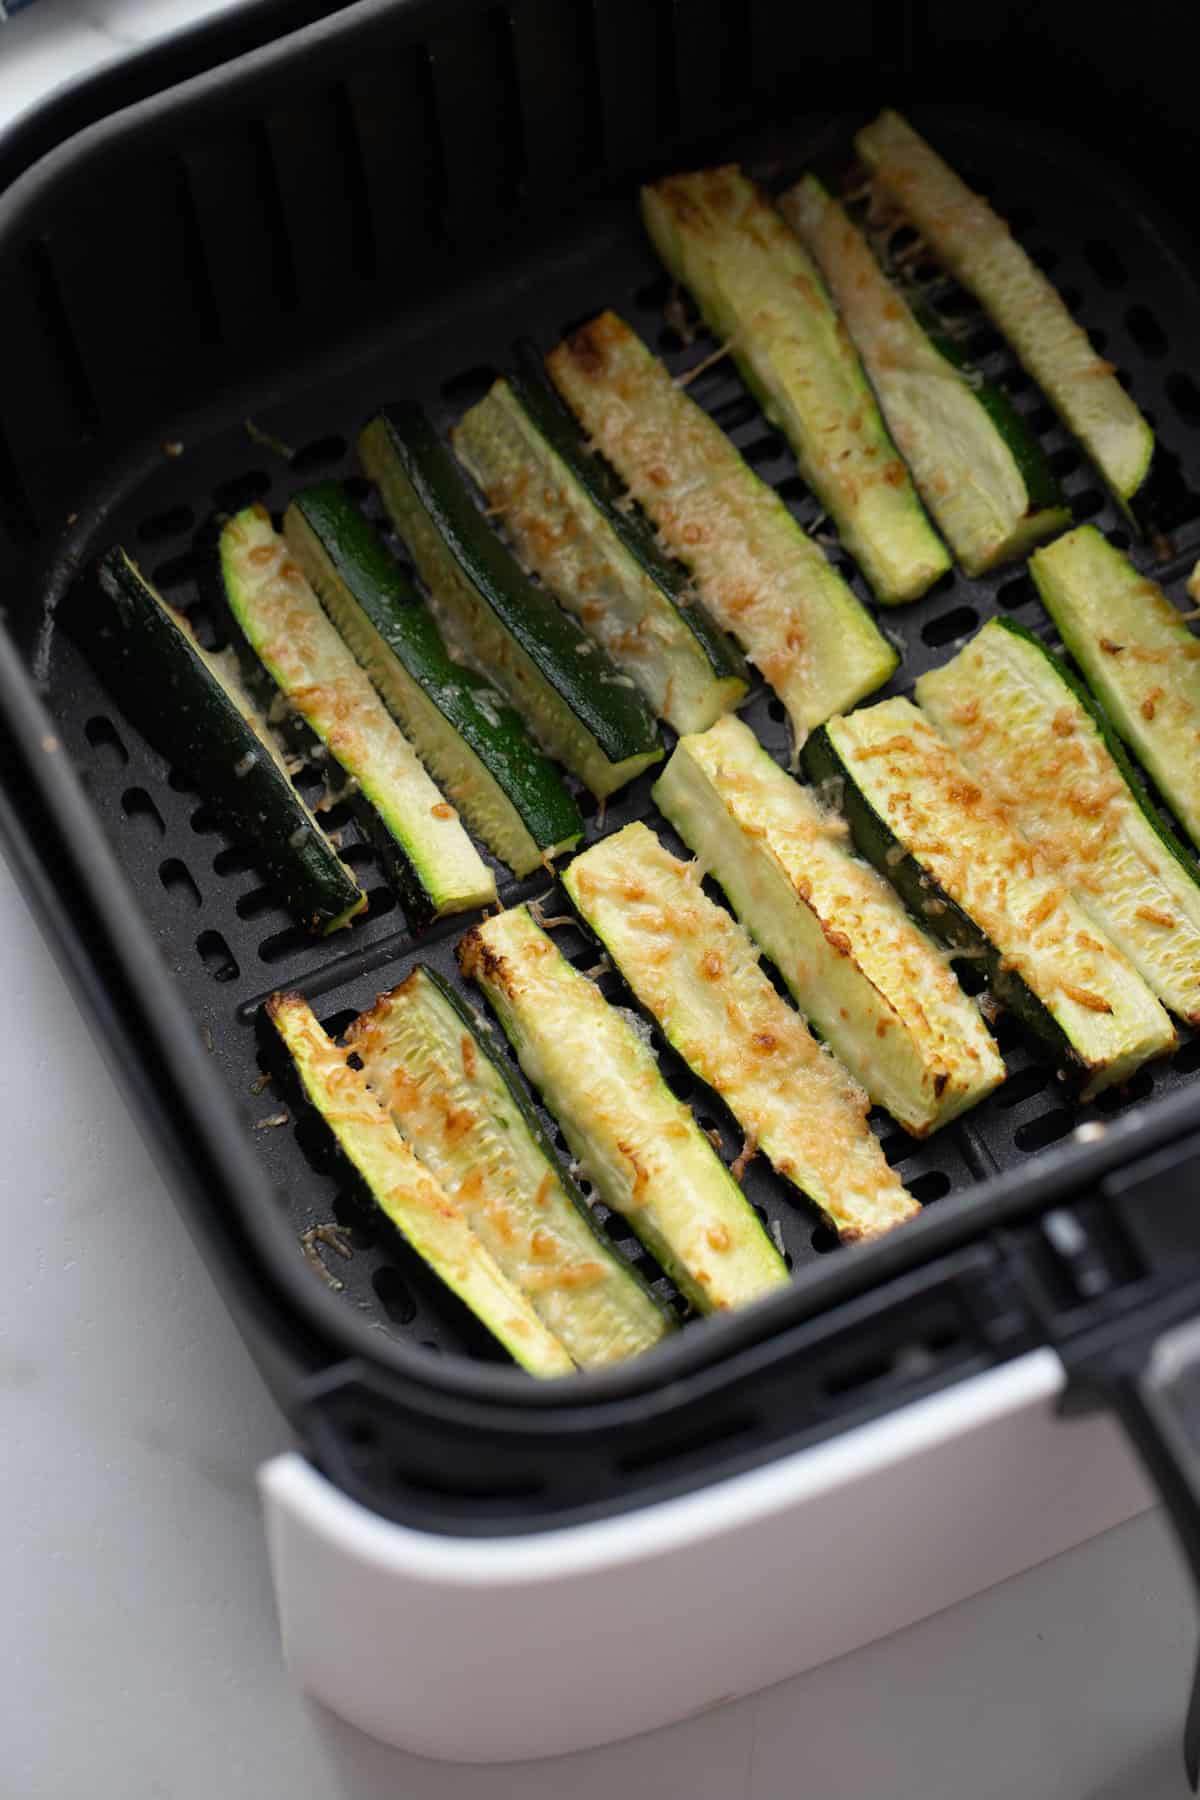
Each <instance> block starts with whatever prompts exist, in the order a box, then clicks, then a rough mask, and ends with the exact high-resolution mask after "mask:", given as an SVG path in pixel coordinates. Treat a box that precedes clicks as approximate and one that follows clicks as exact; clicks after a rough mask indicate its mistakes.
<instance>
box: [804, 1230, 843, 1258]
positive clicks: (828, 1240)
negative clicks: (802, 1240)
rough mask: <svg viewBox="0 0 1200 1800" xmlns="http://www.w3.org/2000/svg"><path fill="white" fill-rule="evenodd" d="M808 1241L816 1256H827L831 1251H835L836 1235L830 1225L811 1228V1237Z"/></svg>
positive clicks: (836, 1245) (836, 1244)
mask: <svg viewBox="0 0 1200 1800" xmlns="http://www.w3.org/2000/svg"><path fill="white" fill-rule="evenodd" d="M808 1241H809V1243H810V1244H811V1245H812V1247H813V1249H814V1250H815V1251H816V1253H817V1255H818V1256H827V1255H828V1254H829V1252H830V1251H831V1250H836V1249H837V1247H838V1234H837V1232H836V1231H835V1230H834V1229H833V1226H832V1225H826V1224H824V1223H822V1224H820V1225H814V1226H813V1230H812V1236H811V1237H810V1238H809V1240H808Z"/></svg>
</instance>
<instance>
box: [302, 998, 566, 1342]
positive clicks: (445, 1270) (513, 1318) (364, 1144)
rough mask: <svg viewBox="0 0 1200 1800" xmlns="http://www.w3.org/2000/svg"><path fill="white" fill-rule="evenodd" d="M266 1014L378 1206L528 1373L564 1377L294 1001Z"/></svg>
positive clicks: (447, 1206)
mask: <svg viewBox="0 0 1200 1800" xmlns="http://www.w3.org/2000/svg"><path fill="white" fill-rule="evenodd" d="M267 1012H268V1015H269V1017H270V1018H271V1021H272V1023H273V1024H274V1026H275V1029H276V1030H277V1031H278V1032H279V1035H280V1036H281V1037H282V1039H283V1041H284V1043H285V1044H286V1046H287V1049H288V1052H289V1054H290V1055H291V1057H292V1060H293V1062H294V1063H295V1065H296V1069H297V1072H298V1073H299V1076H300V1079H301V1082H302V1083H303V1085H304V1091H305V1093H306V1094H307V1095H308V1098H309V1100H310V1101H311V1102H312V1104H313V1105H314V1106H315V1107H316V1109H317V1111H318V1112H319V1113H320V1114H321V1117H322V1118H323V1119H324V1120H325V1123H326V1124H327V1125H328V1126H329V1127H330V1129H331V1130H332V1132H333V1133H334V1136H335V1137H336V1138H337V1140H338V1143H339V1145H340V1146H341V1148H342V1151H343V1152H344V1154H345V1155H346V1156H347V1158H348V1159H349V1161H350V1162H351V1163H352V1164H353V1166H354V1167H355V1169H356V1170H357V1171H358V1173H359V1175H361V1177H362V1178H363V1180H364V1181H365V1183H366V1185H367V1187H368V1188H369V1189H370V1191H371V1194H372V1196H373V1198H374V1199H375V1201H376V1204H377V1205H378V1206H379V1207H380V1208H381V1210H382V1211H383V1212H384V1213H386V1215H387V1217H388V1218H389V1219H390V1220H391V1221H392V1223H393V1225H395V1226H396V1227H397V1229H398V1230H399V1231H400V1232H401V1233H402V1234H403V1236H404V1237H405V1238H407V1239H408V1242H409V1243H410V1244H411V1245H412V1247H413V1249H414V1250H415V1251H416V1252H417V1254H418V1255H419V1256H421V1257H423V1258H424V1260H425V1261H426V1262H427V1263H428V1264H429V1266H430V1268H432V1269H433V1270H434V1271H435V1272H436V1273H437V1274H438V1275H440V1276H441V1278H442V1280H443V1281H444V1282H445V1283H446V1285H447V1287H449V1288H451V1289H452V1290H453V1291H454V1293H456V1294H457V1295H458V1296H459V1298H460V1299H461V1300H463V1301H465V1303H466V1304H467V1305H468V1306H469V1307H470V1308H471V1310H472V1312H474V1313H475V1314H476V1316H477V1317H478V1318H480V1319H481V1320H482V1321H483V1323H484V1324H485V1325H487V1326H488V1328H489V1329H490V1330H491V1331H492V1332H494V1333H495V1335H496V1337H497V1338H499V1340H500V1342H501V1343H502V1344H503V1345H504V1346H505V1348H506V1349H507V1350H508V1351H509V1352H510V1354H511V1355H512V1356H513V1357H514V1358H515V1359H516V1360H517V1361H518V1362H519V1363H521V1364H522V1366H523V1367H525V1368H527V1369H529V1370H530V1371H531V1372H532V1373H533V1374H536V1375H566V1374H569V1373H570V1372H571V1369H572V1367H573V1364H572V1362H571V1358H570V1357H569V1356H568V1355H567V1352H566V1350H565V1349H564V1348H563V1346H562V1344H561V1343H560V1342H559V1340H558V1339H557V1338H556V1337H555V1336H553V1334H552V1333H551V1332H550V1331H548V1330H547V1328H546V1326H545V1325H544V1324H543V1323H542V1321H541V1319H539V1317H538V1315H537V1313H536V1312H535V1311H534V1309H533V1307H532V1306H531V1305H530V1303H529V1301H528V1300H527V1299H526V1297H525V1296H524V1295H523V1294H522V1293H520V1292H519V1290H518V1289H517V1288H516V1287H515V1286H514V1285H513V1283H512V1282H511V1281H510V1280H509V1279H508V1277H507V1276H506V1275H505V1274H504V1273H503V1271H502V1270H501V1269H500V1268H499V1267H498V1266H497V1264H496V1262H495V1261H494V1259H493V1258H492V1256H491V1255H490V1254H489V1252H488V1251H487V1250H486V1249H485V1248H484V1246H483V1244H482V1243H481V1242H480V1240H479V1238H478V1237H477V1236H476V1234H475V1233H474V1232H473V1231H472V1230H471V1227H470V1225H469V1224H468V1222H467V1220H466V1218H465V1216H464V1215H463V1212H462V1210H461V1208H460V1207H459V1206H457V1205H456V1204H455V1202H454V1201H453V1200H452V1199H451V1198H450V1196H449V1194H447V1192H446V1190H445V1188H444V1187H443V1186H442V1185H441V1183H440V1182H439V1181H437V1180H436V1179H435V1177H434V1176H433V1175H432V1174H431V1173H430V1172H429V1171H428V1170H427V1169H425V1168H423V1167H422V1165H421V1164H420V1163H419V1162H418V1160H417V1158H416V1156H415V1155H414V1154H413V1152H412V1150H411V1148H410V1147H409V1145H408V1144H406V1143H405V1141H404V1139H403V1138H402V1137H401V1135H400V1133H399V1131H398V1130H397V1129H396V1126H395V1124H394V1123H393V1121H392V1119H391V1118H390V1117H389V1116H388V1114H387V1112H386V1111H385V1110H384V1108H383V1106H382V1105H381V1104H380V1102H379V1101H378V1100H377V1099H376V1097H375V1095H374V1094H373V1093H372V1092H371V1090H370V1088H369V1087H368V1085H367V1080H366V1077H365V1076H364V1075H363V1074H362V1072H361V1071H360V1070H358V1069H354V1068H351V1066H350V1064H349V1062H348V1061H347V1052H346V1051H345V1050H340V1049H339V1048H338V1046H337V1045H336V1044H335V1043H333V1042H332V1041H331V1039H330V1038H329V1037H328V1036H327V1035H326V1033H325V1032H324V1031H322V1029H321V1027H320V1025H319V1024H318V1023H317V1020H316V1019H315V1018H314V1016H313V1013H312V1010H311V1008H310V1007H309V1006H308V1004H307V1002H306V1001H305V1000H304V999H303V998H302V997H301V996H300V995H299V994H275V995H273V996H272V997H271V999H270V1000H269V1001H268V1002H267Z"/></svg>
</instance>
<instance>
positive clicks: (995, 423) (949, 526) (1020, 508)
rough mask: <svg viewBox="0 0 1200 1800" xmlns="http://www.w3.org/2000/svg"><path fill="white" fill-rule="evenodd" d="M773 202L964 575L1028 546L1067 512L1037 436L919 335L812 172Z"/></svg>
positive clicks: (981, 382) (997, 394) (941, 347)
mask: <svg viewBox="0 0 1200 1800" xmlns="http://www.w3.org/2000/svg"><path fill="white" fill-rule="evenodd" d="M779 209H780V211H781V212H782V214H783V216H784V218H785V219H786V220H787V221H788V224H789V225H791V226H792V228H793V229H794V230H795V231H796V232H798V234H799V236H800V238H801V240H802V242H803V243H804V244H805V245H806V247H807V248H808V250H809V251H810V252H811V254H812V255H813V257H814V258H815V259H816V262H817V264H818V266H819V268H820V270H821V273H822V275H823V276H824V277H825V280H826V282H827V283H828V285H829V289H830V292H831V293H832V295H833V298H834V300H835V302H836V303H837V308H838V311H839V312H840V314H841V316H842V318H843V320H844V321H845V323H846V326H847V328H848V330H849V332H850V335H851V337H852V338H853V339H854V342H855V344H856V345H857V348H858V353H859V355H860V356H861V357H862V360H863V367H864V368H865V369H866V372H867V374H868V376H869V377H870V380H871V386H872V387H873V388H874V390H875V393H876V394H877V396H878V398H879V404H880V407H881V408H882V411H883V416H884V419H885V421H886V423H887V428H888V430H889V431H890V432H891V434H892V436H893V438H894V439H895V441H896V445H897V447H898V449H899V450H900V453H901V455H902V456H903V457H904V459H905V461H906V462H907V463H908V466H909V468H910V469H911V470H912V475H913V480H914V481H915V482H916V484H917V491H918V493H919V494H920V496H921V498H922V500H923V501H924V502H925V504H926V506H927V507H928V508H929V511H930V512H931V513H932V515H933V517H934V519H935V521H936V522H937V525H938V528H939V530H940V531H941V532H942V533H943V535H944V536H945V538H946V541H947V543H948V544H949V546H950V548H951V550H953V552H954V554H955V556H956V557H957V559H958V561H959V562H960V563H961V564H962V567H963V569H964V571H965V572H966V573H967V574H968V575H982V574H983V573H984V572H985V571H986V570H988V569H993V568H995V567H996V565H997V563H1002V562H1008V561H1011V559H1012V558H1013V557H1017V556H1024V555H1027V554H1028V551H1029V550H1030V548H1031V546H1032V545H1034V544H1036V543H1039V542H1041V540H1042V539H1043V538H1047V537H1050V536H1052V535H1053V534H1054V533H1055V532H1056V531H1063V530H1065V529H1066V527H1067V526H1068V525H1069V524H1070V523H1071V514H1070V512H1069V510H1068V508H1067V507H1066V505H1065V504H1064V502H1063V499H1062V495H1061V494H1058V493H1056V489H1057V483H1056V481H1055V479H1054V477H1053V475H1052V474H1051V472H1050V468H1049V465H1048V464H1047V462H1046V459H1045V457H1044V456H1043V454H1042V450H1041V446H1040V445H1039V444H1038V442H1037V439H1036V438H1035V437H1034V436H1033V435H1032V433H1031V432H1030V431H1029V430H1028V428H1027V427H1026V425H1025V424H1024V422H1023V420H1022V419H1021V417H1020V415H1019V414H1018V413H1017V412H1016V410H1015V409H1014V408H1013V407H1012V406H1011V405H1010V404H1009V402H1008V400H1007V398H1006V397H1005V395H1004V394H1002V393H1001V391H1000V389H999V388H996V387H994V386H993V385H992V383H990V382H988V381H986V380H985V379H984V377H983V376H982V375H980V373H979V372H978V370H974V369H971V368H970V367H969V366H967V367H964V366H963V365H962V363H961V362H960V361H958V360H953V359H952V357H951V355H949V354H948V353H947V352H948V345H947V343H946V340H945V339H941V340H939V339H937V338H935V337H933V336H931V335H930V334H929V333H928V332H926V331H925V329H924V328H923V326H922V325H921V323H920V322H919V321H918V320H917V318H916V317H915V316H914V314H913V312H912V310H911V308H910V307H909V306H908V303H907V301H906V300H905V299H904V297H903V295H902V294H901V293H900V292H899V290H898V289H897V288H896V287H894V286H893V284H892V283H891V282H890V281H889V280H888V278H887V276H886V275H885V274H884V272H883V270H882V269H881V268H880V266H879V264H878V263H877V262H876V260H875V256H874V253H873V252H872V250H871V247H870V245H869V244H868V243H867V240H866V238H865V237H863V235H862V233H861V232H860V231H859V230H858V229H857V228H856V227H855V226H854V225H853V224H852V223H851V221H850V219H849V218H848V217H847V216H846V213H845V211H844V209H843V208H842V207H841V206H839V205H838V203H837V201H836V200H834V199H833V198H832V197H831V196H830V195H829V194H828V193H827V192H826V190H825V188H824V187H823V186H822V185H821V183H820V182H819V181H818V180H817V179H816V177H815V176H813V175H807V176H805V178H804V180H803V181H800V182H798V183H797V184H796V186H795V187H794V188H791V189H789V191H788V192H787V193H786V194H784V196H783V197H782V199H781V200H780V202H779Z"/></svg>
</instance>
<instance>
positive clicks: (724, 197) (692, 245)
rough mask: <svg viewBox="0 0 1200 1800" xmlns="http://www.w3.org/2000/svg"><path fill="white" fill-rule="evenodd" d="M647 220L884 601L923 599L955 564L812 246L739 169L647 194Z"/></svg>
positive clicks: (661, 184) (676, 179)
mask: <svg viewBox="0 0 1200 1800" xmlns="http://www.w3.org/2000/svg"><path fill="white" fill-rule="evenodd" d="M642 216H643V218H644V219H645V221H646V228H647V230H648V231H649V233H650V236H651V237H652V238H653V240H654V245H655V248H656V249H657V251H658V253H659V255H660V256H661V257H662V259H663V261H664V262H665V263H666V265H667V268H668V269H669V270H670V271H671V273H672V275H674V277H675V279H676V280H677V281H679V282H682V284H683V285H684V286H685V287H686V288H689V289H690V290H691V292H692V294H693V295H694V296H695V299H696V302H697V304H698V306H699V308H700V311H701V312H702V314H703V315H704V319H705V321H706V323H707V324H708V326H709V328H710V330H711V331H713V332H714V333H715V335H716V336H717V337H719V338H723V339H725V340H727V341H728V343H729V344H730V347H731V350H732V354H733V357H734V360H735V361H736V363H737V365H738V367H739V369H740V370H741V372H742V374H743V376H744V377H745V380H746V381H747V383H748V384H749V386H750V387H751V388H752V389H753V391H754V393H755V394H756V395H757V396H758V399H759V401H760V403H761V405H762V408H763V411H764V412H765V413H766V415H767V417H768V418H769V419H770V420H771V423H772V424H774V425H777V426H778V427H779V429H780V430H781V431H782V432H783V433H784V434H785V436H786V437H787V439H788V441H789V443H790V444H791V446H792V449H793V451H794V452H795V456H796V461H797V463H798V464H799V467H800V473H801V474H802V475H803V477H804V479H805V481H807V483H808V485H809V487H810V488H811V489H812V490H813V492H814V494H816V496H817V498H818V499H819V500H820V502H821V504H822V506H823V507H824V508H825V510H826V512H827V513H828V514H829V516H830V518H831V519H832V520H833V522H834V524H835V525H836V526H837V530H838V535H839V537H840V538H841V540H842V542H843V544H845V546H846V548H847V550H848V551H849V552H850V554H851V556H853V558H854V560H855V562H857V564H858V566H859V568H860V569H861V570H862V572H863V574H864V576H865V577H866V579H867V581H868V582H869V583H870V584H871V587H872V589H873V590H874V593H875V596H876V598H877V599H879V600H881V601H883V602H884V603H885V604H886V605H892V604H894V603H896V602H898V601H902V600H915V599H917V597H918V596H919V595H921V594H923V593H924V592H925V591H926V589H927V588H930V587H932V585H933V583H934V582H935V581H936V580H937V579H938V577H939V576H940V575H943V574H945V572H946V570H947V569H948V568H949V567H950V558H949V557H948V556H947V554H946V548H945V545H944V544H943V543H942V542H941V540H940V538H939V537H938V535H937V533H936V532H935V531H934V529H933V527H932V526H931V525H930V523H929V520H928V519H927V518H926V516H925V513H924V511H923V509H922V506H921V502H920V501H919V500H918V498H917V495H916V491H915V489H914V488H913V484H912V482H911V480H910V479H909V474H908V470H907V469H906V468H905V466H904V464H903V462H902V461H901V460H900V457H899V456H898V455H897V453H896V448H895V445H894V444H893V443H892V441H891V439H890V438H889V436H888V433H887V428H886V427H885V425H884V423H883V420H882V419H881V418H880V416H879V408H878V406H877V405H876V403H875V396H874V394H872V392H871V389H870V386H869V384H868V382H867V379H866V376H865V375H864V374H863V370H862V365H861V363H860V362H859V360H858V356H857V355H856V353H855V349H854V345H853V344H852V343H851V342H850V339H849V337H848V335H847V333H846V330H845V327H844V326H843V325H842V323H841V321H840V320H839V319H838V316H837V313H836V312H835V311H834V308H833V306H832V304H831V303H830V299H829V295H828V294H827V292H826V291H825V284H824V282H823V281H822V280H821V277H820V275H819V273H818V272H817V270H816V268H815V267H814V266H813V263H812V260H811V259H810V257H809V256H808V254H807V252H806V251H805V250H804V248H803V246H802V245H801V244H800V243H799V242H798V241H797V239H796V237H795V236H794V235H793V233H792V232H791V231H789V230H788V228H787V226H786V225H785V224H784V222H783V220H782V219H781V218H780V216H779V214H778V213H777V212H776V210H775V208H774V207H773V206H772V205H771V204H770V203H769V201H767V200H766V199H765V198H764V197H763V196H762V195H761V194H760V193H759V192H758V189H757V188H756V187H755V186H754V183H753V182H752V181H749V180H748V179H747V177H746V176H745V175H743V174H742V172H741V171H740V170H739V169H738V168H736V167H733V166H729V167H726V168H721V169H702V170H700V171H698V172H697V173H696V174H693V175H673V176H670V177H669V178H668V179H667V180H665V181H658V182H655V184H654V185H653V186H652V187H646V188H643V189H642Z"/></svg>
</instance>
